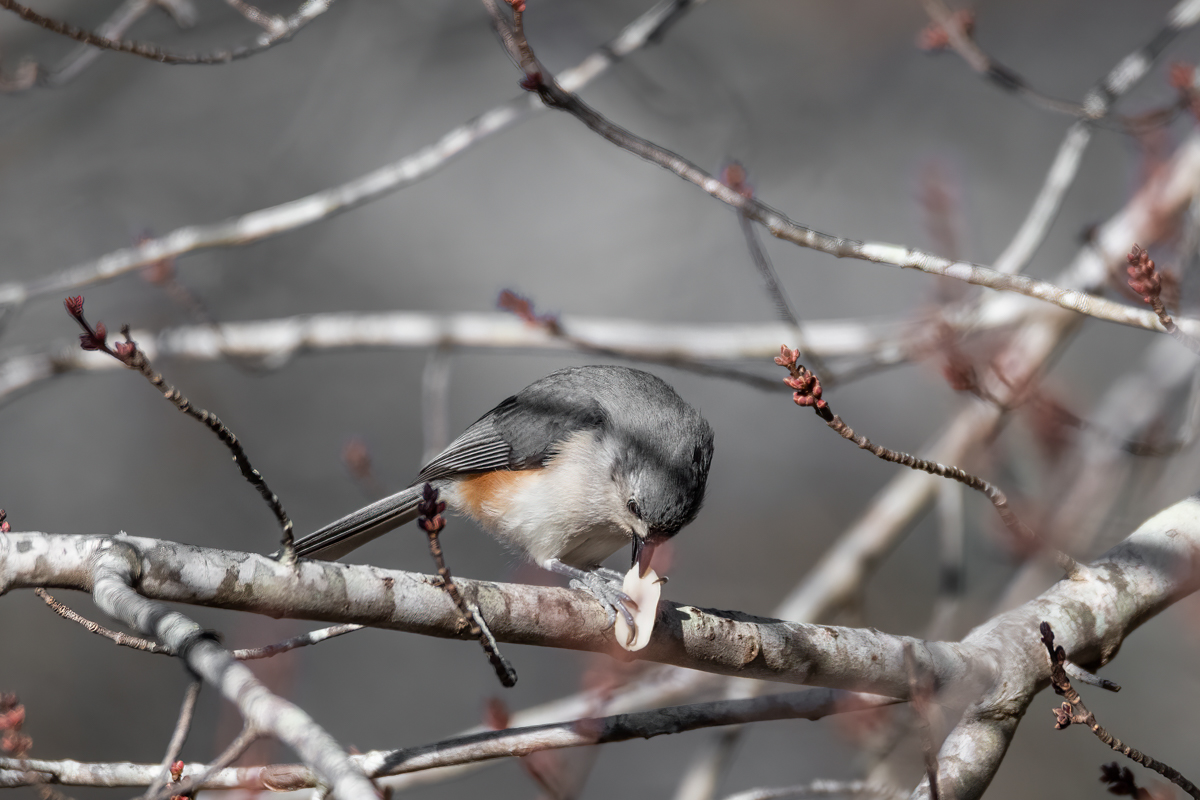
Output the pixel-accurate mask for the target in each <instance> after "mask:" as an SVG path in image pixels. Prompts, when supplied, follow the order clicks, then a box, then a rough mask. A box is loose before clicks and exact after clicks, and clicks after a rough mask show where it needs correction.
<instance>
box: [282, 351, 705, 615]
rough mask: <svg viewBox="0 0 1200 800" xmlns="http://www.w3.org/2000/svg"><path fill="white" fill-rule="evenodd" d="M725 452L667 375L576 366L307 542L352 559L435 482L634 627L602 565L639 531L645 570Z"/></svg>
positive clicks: (454, 504)
mask: <svg viewBox="0 0 1200 800" xmlns="http://www.w3.org/2000/svg"><path fill="white" fill-rule="evenodd" d="M712 452H713V433H712V428H711V427H710V426H709V424H708V422H707V421H706V420H705V419H704V418H703V417H702V416H700V413H699V412H698V411H696V409H694V408H692V407H691V406H689V405H688V404H687V403H685V402H683V400H681V399H680V398H679V395H677V394H675V391H674V390H673V389H672V388H671V387H670V386H668V385H667V384H666V383H664V382H663V381H662V380H660V379H659V378H656V377H655V376H653V375H651V374H649V373H647V372H642V371H641V370H636V369H629V368H628V367H617V366H586V367H571V368H568V369H563V370H559V371H558V372H555V373H552V374H550V375H547V376H546V377H544V378H542V379H541V380H538V381H535V382H534V383H531V384H530V385H529V386H527V387H525V389H523V390H522V391H521V392H520V393H518V394H516V395H514V396H512V397H510V398H508V399H507V400H505V401H504V402H502V403H500V405H498V406H496V407H495V408H493V409H492V410H491V411H489V412H488V413H486V414H484V415H483V416H482V417H480V418H479V420H478V421H477V422H476V423H475V424H474V425H472V426H471V427H469V428H467V430H466V431H465V432H463V434H462V435H461V436H459V437H458V438H457V439H455V440H454V441H453V442H452V443H451V444H450V446H449V447H447V448H446V449H445V450H444V451H442V453H441V454H440V455H438V456H437V457H435V458H434V459H433V460H432V461H430V462H429V463H428V464H426V465H425V467H424V468H423V469H422V470H421V473H420V474H419V475H418V476H417V479H416V480H415V481H414V482H413V484H412V485H411V486H410V487H409V488H407V489H405V490H404V491H402V492H397V493H396V494H394V495H392V496H391V497H385V498H384V499H382V500H379V501H377V502H375V503H372V504H371V505H369V506H367V507H366V508H363V509H360V510H358V511H355V512H354V513H353V514H350V515H348V516H345V517H342V518H341V519H339V520H337V521H336V522H332V523H330V524H329V525H326V526H325V527H324V528H321V529H320V530H319V531H316V532H315V533H312V534H310V535H308V536H306V537H304V538H303V539H300V540H299V541H297V542H296V553H297V555H300V556H304V557H309V558H320V559H325V560H333V559H337V558H341V557H342V556H343V555H345V554H346V553H349V552H350V551H351V550H353V549H355V548H356V547H360V546H361V545H363V544H366V543H367V542H369V541H371V540H372V539H374V538H376V537H378V536H381V535H383V534H385V533H387V532H388V531H390V530H393V529H394V528H397V527H399V526H400V525H403V524H405V523H406V522H409V521H410V520H412V519H415V518H416V516H417V504H418V503H419V502H420V500H421V487H422V486H423V485H424V484H425V483H427V482H429V483H432V484H433V485H434V486H436V487H437V488H438V490H439V492H440V494H441V496H442V498H443V499H444V500H445V501H446V503H447V505H449V506H450V507H451V508H453V509H454V510H456V511H458V512H460V513H466V514H468V515H470V516H471V517H473V518H474V519H476V520H477V521H478V522H479V523H480V524H481V525H482V526H483V527H484V528H486V529H487V530H488V531H489V532H490V533H492V534H493V535H494V536H496V538H498V539H499V540H500V541H501V542H503V543H505V544H508V545H510V546H513V547H515V548H517V549H519V550H521V551H523V552H524V553H526V554H527V555H528V556H529V557H530V558H531V559H533V560H534V561H535V562H537V564H538V565H540V566H541V567H543V568H545V569H548V570H550V571H551V572H556V573H559V574H561V575H566V576H568V577H569V578H570V579H571V585H572V586H574V587H577V588H583V589H586V590H587V591H588V592H590V593H591V594H592V595H593V596H595V597H596V599H597V600H599V601H600V602H601V604H603V605H604V607H605V609H606V610H607V611H608V614H609V624H612V621H613V619H615V616H616V612H617V611H618V610H619V611H620V612H621V615H622V617H624V619H625V620H626V621H627V622H628V623H629V624H630V625H631V626H632V625H633V619H632V615H631V614H630V611H629V609H628V608H627V607H626V606H627V604H628V601H629V597H628V596H627V595H626V594H625V593H624V592H622V591H621V590H620V589H619V588H618V587H619V582H620V579H621V576H620V575H619V574H617V573H614V572H612V571H611V570H601V569H600V568H599V564H600V562H602V561H603V560H604V559H606V558H608V557H609V556H610V555H612V554H613V553H615V552H616V551H617V550H618V549H620V547H621V546H622V545H624V544H626V543H628V542H630V541H631V540H632V542H633V563H634V564H636V565H638V567H639V574H641V575H645V574H646V572H647V571H648V570H649V569H650V558H651V555H652V554H653V552H654V548H655V547H657V546H658V545H660V544H662V543H663V542H664V541H666V540H667V539H669V538H670V537H672V536H674V535H675V534H676V533H678V532H679V529H680V528H682V527H683V526H684V525H686V524H688V523H689V522H691V521H692V519H694V518H695V516H696V512H698V511H699V510H700V504H701V503H702V502H703V500H704V485H705V482H706V481H707V479H708V467H709V463H710V462H711V461H712ZM631 569H632V567H631ZM614 578H615V581H616V584H614Z"/></svg>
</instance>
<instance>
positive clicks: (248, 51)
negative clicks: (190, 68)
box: [0, 0, 334, 64]
mask: <svg viewBox="0 0 1200 800" xmlns="http://www.w3.org/2000/svg"><path fill="white" fill-rule="evenodd" d="M333 2H334V0H305V1H304V3H303V4H302V5H301V6H300V9H299V10H298V11H297V12H296V13H295V14H293V15H292V16H290V17H288V18H287V19H286V20H283V21H282V23H283V24H282V25H279V26H276V28H275V30H273V31H272V32H270V33H264V34H262V35H261V36H260V37H259V38H258V39H257V40H256V41H255V42H254V43H253V44H249V45H243V46H241V47H236V48H233V49H230V50H221V51H218V52H215V53H172V52H170V51H167V50H163V49H161V48H159V47H156V46H155V45H152V44H146V43H144V42H132V41H126V40H121V39H110V38H108V37H107V36H102V35H100V34H99V33H95V32H92V31H87V30H84V29H83V28H77V27H75V26H74V25H71V24H70V23H68V22H63V21H62V20H59V19H55V18H53V17H48V16H46V15H45V14H40V13H38V12H37V11H34V10H33V9H32V8H30V7H29V6H26V5H22V4H21V3H18V2H17V0H0V8H6V9H8V10H9V11H12V12H13V13H15V14H16V15H17V16H19V17H21V19H23V20H25V21H27V22H32V23H33V24H34V25H38V26H39V27H42V28H45V29H46V30H48V31H51V32H52V33H57V34H59V35H61V36H66V37H67V38H69V39H74V40H75V41H77V42H81V43H83V44H86V45H90V46H92V47H98V48H100V49H102V50H112V51H115V52H118V53H128V54H129V55H134V56H141V57H142V58H148V59H150V60H151V61H158V62H160V63H163V64H227V63H229V62H230V61H236V60H239V59H243V58H249V57H250V56H254V55H258V54H259V53H261V52H263V51H264V50H268V49H270V48H271V47H273V46H275V45H276V44H279V43H280V42H284V41H287V40H288V39H290V38H291V37H292V36H293V35H295V33H296V32H297V31H299V30H300V29H301V28H303V27H304V26H305V25H307V24H308V23H309V22H311V21H312V20H313V19H315V18H316V17H318V16H320V15H321V14H323V13H325V11H327V10H328V9H329V6H331V5H332V4H333Z"/></svg>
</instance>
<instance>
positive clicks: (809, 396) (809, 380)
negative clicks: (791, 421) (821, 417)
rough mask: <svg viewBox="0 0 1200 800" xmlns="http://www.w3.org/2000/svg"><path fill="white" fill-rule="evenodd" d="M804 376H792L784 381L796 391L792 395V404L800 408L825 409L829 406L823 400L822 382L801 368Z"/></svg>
mask: <svg viewBox="0 0 1200 800" xmlns="http://www.w3.org/2000/svg"><path fill="white" fill-rule="evenodd" d="M800 369H801V371H802V372H803V374H801V375H799V376H791V375H789V376H788V377H786V378H784V379H783V382H784V383H786V384H787V385H788V386H790V387H791V388H793V389H795V390H796V391H794V392H793V393H792V402H794V403H795V404H796V405H798V406H812V407H813V408H817V409H823V408H825V407H826V406H827V405H828V404H827V403H826V402H825V401H824V400H822V399H821V381H820V380H818V379H817V376H816V375H813V374H812V373H811V372H809V371H808V370H806V369H804V368H803V367H801V368H800Z"/></svg>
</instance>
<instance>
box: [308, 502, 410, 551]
mask: <svg viewBox="0 0 1200 800" xmlns="http://www.w3.org/2000/svg"><path fill="white" fill-rule="evenodd" d="M420 503H421V487H420V486H414V487H409V488H408V489H405V490H404V491H402V492H397V493H396V494H394V495H391V496H390V497H385V498H383V499H382V500H377V501H376V502H374V503H372V504H371V505H369V506H367V507H366V508H360V509H359V510H358V511H355V512H354V513H353V514H347V515H346V516H344V517H342V518H341V519H339V520H336V521H335V522H331V523H329V524H328V525H326V526H325V527H324V528H321V529H320V530H318V531H315V532H313V533H310V534H309V535H308V536H305V537H304V538H303V539H299V540H297V541H296V555H298V556H300V557H302V558H316V559H320V560H321V561H336V560H337V559H339V558H341V557H342V556H344V555H346V554H347V553H349V552H350V551H351V550H354V549H356V548H359V547H362V546H363V545H364V544H366V543H367V542H369V541H371V540H372V539H377V538H378V537H380V536H382V535H383V534H385V533H387V532H388V531H392V530H395V529H396V528H399V527H400V526H401V525H404V524H405V523H407V522H411V521H412V520H414V519H416V518H417V514H418V513H419V512H418V511H417V506H418V505H420Z"/></svg>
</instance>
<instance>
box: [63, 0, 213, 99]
mask: <svg viewBox="0 0 1200 800" xmlns="http://www.w3.org/2000/svg"><path fill="white" fill-rule="evenodd" d="M156 6H159V7H162V8H164V9H166V10H167V12H168V13H170V15H171V16H172V17H173V18H174V19H175V24H176V25H178V26H179V27H181V28H190V27H191V26H192V25H194V24H195V22H196V9H195V7H194V6H193V5H192V3H191V0H125V2H123V3H121V5H120V6H118V7H117V9H116V10H115V11H114V12H113V13H112V15H111V16H109V18H108V19H106V20H105V21H104V23H103V24H102V25H101V26H100V27H98V28H96V35H97V36H100V37H103V38H105V39H120V38H122V37H123V36H124V35H125V31H127V30H129V28H130V26H132V25H133V23H135V22H137V21H138V20H139V19H141V18H142V17H143V16H145V14H146V13H147V12H149V11H151V10H152V9H154V8H155V7H156ZM102 52H104V51H103V50H101V49H99V48H97V47H92V46H91V45H88V44H79V45H77V46H76V48H75V49H74V50H73V51H72V52H71V53H70V54H68V55H67V56H66V57H65V58H64V59H63V60H62V61H61V62H59V65H58V66H57V67H55V68H54V69H52V70H50V71H49V72H48V73H47V74H46V76H45V78H44V81H45V83H46V85H47V86H65V85H66V84H67V83H69V82H70V81H72V80H74V79H75V78H76V77H77V76H78V75H79V74H80V73H82V72H83V71H84V70H85V69H86V68H87V67H88V66H89V65H90V64H91V63H92V62H93V61H95V60H96V58H98V57H99V56H100V54H101V53H102Z"/></svg>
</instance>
